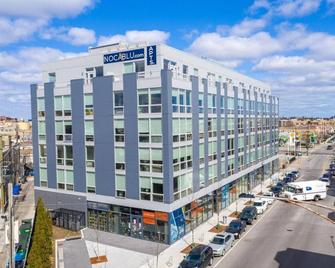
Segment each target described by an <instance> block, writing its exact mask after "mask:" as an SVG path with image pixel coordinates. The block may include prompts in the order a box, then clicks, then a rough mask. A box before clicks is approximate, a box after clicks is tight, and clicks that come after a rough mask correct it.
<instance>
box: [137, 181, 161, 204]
mask: <svg viewBox="0 0 335 268" xmlns="http://www.w3.org/2000/svg"><path fill="white" fill-rule="evenodd" d="M140 191H141V193H140V194H141V199H142V200H150V201H156V202H163V197H164V194H163V180H162V179H161V178H151V177H140Z"/></svg>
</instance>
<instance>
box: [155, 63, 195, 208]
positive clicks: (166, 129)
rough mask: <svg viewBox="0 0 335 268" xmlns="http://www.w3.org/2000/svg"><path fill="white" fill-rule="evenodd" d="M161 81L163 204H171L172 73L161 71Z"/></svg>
mask: <svg viewBox="0 0 335 268" xmlns="http://www.w3.org/2000/svg"><path fill="white" fill-rule="evenodd" d="M161 80H162V122H163V125H162V131H163V165H164V166H163V176H164V178H163V191H164V202H165V203H168V204H171V203H172V202H173V139H172V73H171V71H170V70H168V69H164V70H162V71H161ZM192 95H193V92H192ZM192 101H193V99H192ZM198 132H199V131H198ZM193 135H194V133H193ZM198 135H199V134H198ZM193 161H194V159H193ZM193 166H194V164H193Z"/></svg>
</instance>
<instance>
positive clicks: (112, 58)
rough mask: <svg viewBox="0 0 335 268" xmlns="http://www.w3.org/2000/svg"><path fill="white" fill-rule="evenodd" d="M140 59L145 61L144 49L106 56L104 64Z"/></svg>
mask: <svg viewBox="0 0 335 268" xmlns="http://www.w3.org/2000/svg"><path fill="white" fill-rule="evenodd" d="M138 59H144V48H140V49H134V50H128V51H123V52H116V53H111V54H105V55H104V64H107V63H114V62H120V61H129V60H138Z"/></svg>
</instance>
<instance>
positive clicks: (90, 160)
mask: <svg viewBox="0 0 335 268" xmlns="http://www.w3.org/2000/svg"><path fill="white" fill-rule="evenodd" d="M86 167H90V168H94V146H86Z"/></svg>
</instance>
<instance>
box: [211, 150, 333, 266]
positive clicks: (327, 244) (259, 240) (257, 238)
mask: <svg viewBox="0 0 335 268" xmlns="http://www.w3.org/2000/svg"><path fill="white" fill-rule="evenodd" d="M333 153H334V151H333V152H330V151H327V150H325V146H321V147H320V148H317V149H315V150H314V151H313V152H311V154H310V155H309V156H303V157H301V158H300V159H298V160H297V161H295V163H294V164H293V165H292V166H291V167H290V168H292V169H299V170H300V172H301V177H300V180H313V179H318V178H319V177H320V176H321V175H322V173H323V172H324V170H325V169H326V168H328V165H329V161H330V159H331V155H332V154H333ZM332 188H334V189H335V185H334V183H333V184H332V186H331V189H330V190H329V193H333V192H334V190H333V189H332ZM333 200H334V195H332V196H331V195H329V196H328V197H327V199H325V200H322V201H321V202H320V203H322V204H326V205H332V204H333ZM320 211H322V210H320ZM322 212H324V211H322ZM248 228H249V229H248V230H247V232H246V233H245V234H244V236H242V238H241V239H240V240H239V241H237V242H236V243H235V245H234V246H233V248H232V249H231V250H230V251H229V252H228V253H227V254H226V256H224V257H223V258H217V259H216V260H215V264H214V267H215V268H216V267H225V268H272V267H276V268H277V267H279V268H319V267H320V268H328V267H329V268H334V267H335V225H334V224H332V223H331V222H329V221H327V220H325V219H322V218H321V217H319V216H318V215H316V214H313V213H311V212H309V211H307V210H305V209H304V208H301V207H298V206H295V205H292V204H288V203H284V202H281V201H276V202H275V203H274V204H273V205H272V207H270V208H269V209H268V211H267V212H266V213H265V214H264V215H263V216H262V217H261V218H260V219H259V220H258V221H257V222H256V223H254V225H252V226H251V227H248Z"/></svg>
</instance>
